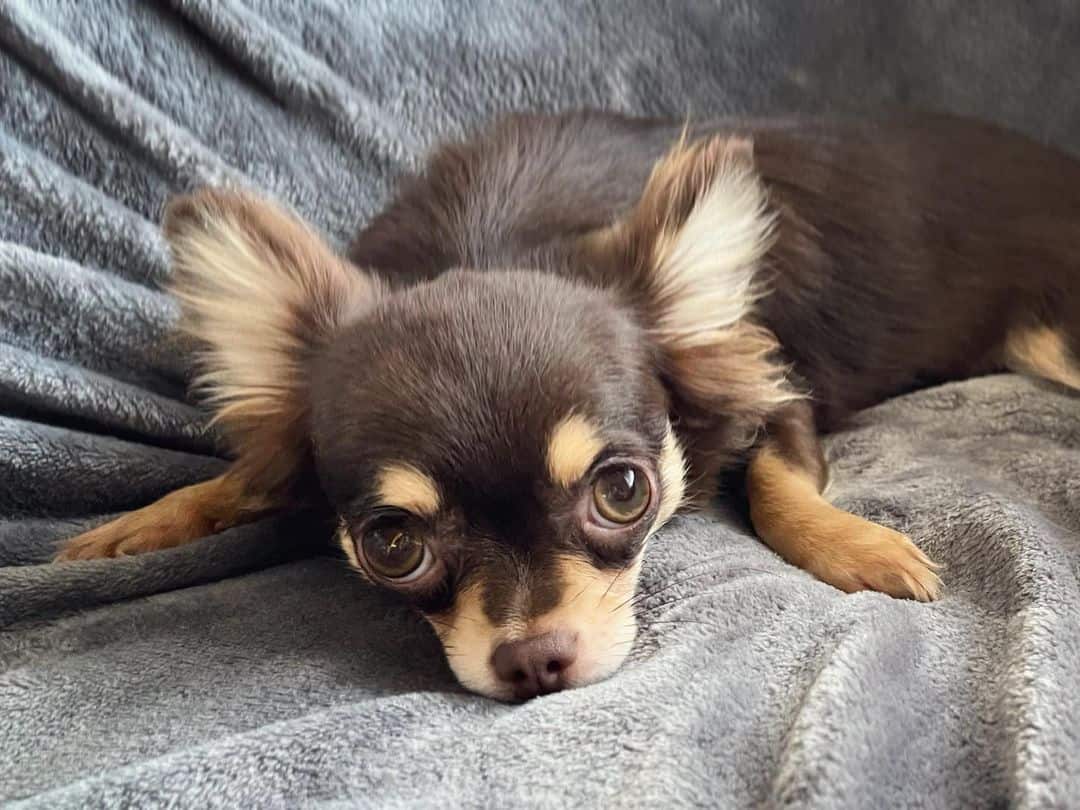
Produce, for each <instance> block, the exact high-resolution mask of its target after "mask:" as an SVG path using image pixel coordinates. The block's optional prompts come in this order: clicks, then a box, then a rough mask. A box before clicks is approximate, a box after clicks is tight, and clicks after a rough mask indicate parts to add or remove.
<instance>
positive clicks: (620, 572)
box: [596, 560, 634, 605]
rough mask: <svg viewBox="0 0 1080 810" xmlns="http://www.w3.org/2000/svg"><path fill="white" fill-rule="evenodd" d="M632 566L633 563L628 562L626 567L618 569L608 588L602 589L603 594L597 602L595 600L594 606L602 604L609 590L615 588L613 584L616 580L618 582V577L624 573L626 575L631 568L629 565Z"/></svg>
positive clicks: (631, 561)
mask: <svg viewBox="0 0 1080 810" xmlns="http://www.w3.org/2000/svg"><path fill="white" fill-rule="evenodd" d="M633 564H634V561H633V560H630V562H628V563H627V564H626V565H624V566H623V567H622V568H620V569H619V573H617V574H616V575H615V576H614V577H613V578H612V580H611V582H609V583H608V586H607V588H605V589H604V592H603V593H602V594H600V599H599V600H597V602H596V604H597V605H602V604H604V599H606V598H607V595H608V594H609V593H611V589H612V588H613V587H615V583H616V582H618V580H619V577H621V576H622V575H623V574H625V573H626V572H627V571H628V570H629V568H630V566H631V565H633Z"/></svg>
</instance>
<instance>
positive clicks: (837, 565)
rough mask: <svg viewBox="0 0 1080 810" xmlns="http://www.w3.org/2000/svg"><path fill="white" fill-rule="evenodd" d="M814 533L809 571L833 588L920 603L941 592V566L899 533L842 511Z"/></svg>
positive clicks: (808, 562)
mask: <svg viewBox="0 0 1080 810" xmlns="http://www.w3.org/2000/svg"><path fill="white" fill-rule="evenodd" d="M815 528H816V529H817V531H819V532H820V536H819V537H817V538H815V542H814V543H813V548H814V553H813V554H812V555H811V556H810V558H809V559H807V561H806V568H807V570H809V571H810V572H811V573H812V574H814V575H815V576H817V577H818V578H819V579H821V580H823V581H825V582H828V583H829V584H830V585H833V586H834V587H837V588H839V589H840V590H842V591H847V592H848V593H852V592H855V591H865V590H870V591H880V592H881V593H887V594H889V595H890V596H896V597H900V598H904V599H917V600H918V601H920V602H932V601H933V600H935V599H937V597H938V595H939V593H940V592H941V580H940V579H939V578H938V575H937V573H936V572H937V571H938V566H937V565H936V564H935V563H934V562H932V561H931V560H930V558H929V557H927V556H926V555H925V554H923V552H922V551H921V550H920V549H919V548H918V546H916V545H915V544H914V543H912V542H911V540H909V539H908V538H907V537H905V536H904V535H902V534H900V532H896V531H893V530H892V529H888V528H886V527H884V526H879V525H878V524H876V523H871V522H870V521H869V520H864V519H863V518H860V517H858V516H856V515H852V514H849V513H847V512H843V511H841V510H839V509H837V510H835V512H834V513H833V514H832V515H831V516H830V518H829V520H828V521H825V522H823V523H822V524H820V525H819V526H817V527H815Z"/></svg>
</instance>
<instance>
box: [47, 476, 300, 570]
mask: <svg viewBox="0 0 1080 810" xmlns="http://www.w3.org/2000/svg"><path fill="white" fill-rule="evenodd" d="M278 506H279V505H278V504H275V502H274V499H273V498H271V497H269V496H268V495H266V494H265V493H264V492H262V491H256V490H255V489H253V488H252V487H251V486H250V485H249V484H248V483H247V482H246V479H245V478H243V477H241V476H239V475H236V474H234V473H228V472H227V473H225V474H224V475H221V476H218V477H217V478H211V479H210V480H208V481H203V482H202V483H199V484H194V485H193V486H189V487H184V488H183V489H178V490H176V491H175V492H170V493H169V494H168V495H166V496H165V497H163V498H160V499H159V500H157V501H154V503H152V504H150V505H149V506H145V507H143V508H142V509H138V510H136V511H134V512H128V513H127V514H126V515H123V516H122V517H119V518H117V519H116V520H113V521H110V522H109V523H106V524H104V525H102V526H98V527H97V528H95V529H91V530H90V531H88V532H85V533H83V534H80V535H79V536H78V537H74V538H72V539H71V540H68V541H67V542H66V543H65V544H64V547H63V548H62V549H61V551H60V553H59V554H57V556H56V559H57V560H58V561H63V560H92V559H98V558H102V557H120V556H125V555H129V554H142V553H144V552H147V551H158V550H160V549H165V548H171V547H173V546H179V545H183V544H185V543H190V542H192V541H193V540H198V539H199V538H202V537H207V536H208V535H211V534H215V533H217V532H219V531H223V530H224V529H227V528H229V527H231V526H236V525H239V524H241V523H246V522H248V521H250V520H254V519H255V518H256V517H258V516H260V515H262V514H265V513H266V512H268V511H271V510H272V509H274V508H277V507H278Z"/></svg>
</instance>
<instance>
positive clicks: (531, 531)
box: [166, 139, 790, 699]
mask: <svg viewBox="0 0 1080 810" xmlns="http://www.w3.org/2000/svg"><path fill="white" fill-rule="evenodd" d="M166 233H167V235H168V238H169V240H170V242H171V245H172V249H173V253H174V258H175V267H176V280H175V291H176V294H177V296H178V297H179V298H180V299H181V301H182V303H183V305H184V309H185V314H186V325H187V327H188V328H189V329H190V330H191V331H192V332H193V333H194V334H195V335H196V336H197V337H198V338H199V339H201V340H202V341H204V343H205V345H206V346H207V351H206V354H205V356H204V358H203V359H204V363H205V371H206V374H205V376H204V383H205V384H206V386H207V388H208V390H209V394H210V397H211V400H212V402H213V404H214V405H215V406H216V408H217V415H218V420H219V422H220V423H221V424H222V426H223V427H224V429H225V431H226V433H227V435H228V436H229V437H230V438H231V440H232V442H233V443H234V445H235V447H236V450H237V454H238V461H237V464H238V466H239V467H240V468H241V469H242V470H243V471H244V472H245V474H246V475H248V476H249V478H250V479H251V480H252V482H253V485H257V486H261V487H265V488H266V489H267V490H269V491H280V490H284V489H287V488H288V487H289V486H290V483H291V482H292V481H293V480H294V479H295V478H296V476H298V475H301V474H304V471H305V470H306V471H308V472H313V473H314V474H315V475H316V476H317V479H318V482H319V485H320V487H321V489H322V491H323V493H324V494H325V495H326V496H327V498H328V499H329V501H330V503H331V504H332V505H333V507H334V509H335V510H336V512H337V515H338V518H339V525H340V529H339V539H340V542H341V546H342V548H343V549H344V551H345V554H346V555H347V557H348V559H349V560H350V561H351V563H352V565H353V566H354V567H355V568H356V569H357V570H358V571H359V572H361V573H362V574H363V575H364V576H365V577H367V578H368V579H369V580H371V581H372V582H373V583H375V584H377V585H379V586H381V587H384V588H388V589H390V590H392V591H394V592H396V593H398V594H400V595H402V596H403V597H405V598H406V599H407V600H408V601H410V602H411V603H412V604H413V605H415V606H416V607H417V608H418V609H419V610H420V611H421V612H422V613H423V615H424V616H425V617H427V619H428V620H429V621H430V623H431V625H432V627H433V628H434V630H435V632H436V634H437V635H438V636H439V638H440V639H441V641H442V642H443V645H444V648H445V650H446V654H447V658H448V660H449V662H450V665H451V667H452V669H453V670H454V672H455V674H456V675H457V677H458V678H459V679H460V680H461V682H462V683H463V684H464V685H465V686H467V687H468V688H470V689H473V690H475V691H477V692H481V693H483V694H486V695H491V696H494V697H498V698H503V699H511V698H514V697H517V698H526V697H531V696H534V695H536V694H538V693H543V692H548V691H553V690H555V689H560V688H564V687H571V686H579V685H582V684H586V683H590V682H592V681H595V680H598V679H600V678H603V677H605V676H607V675H608V674H610V673H611V672H612V671H614V670H615V669H616V668H617V667H618V666H619V664H620V663H621V662H622V661H623V659H624V658H625V656H626V655H627V653H628V652H629V650H630V646H631V644H632V642H633V640H634V637H635V633H636V623H635V619H634V612H633V604H632V597H633V595H634V589H635V585H636V582H637V578H638V572H639V568H640V565H641V559H642V553H643V550H644V548H645V545H646V541H647V540H648V538H649V537H650V535H652V534H653V533H654V532H655V531H656V530H657V529H658V528H659V527H660V526H661V525H662V524H663V523H664V521H666V520H667V519H668V518H669V517H671V515H672V514H673V513H674V512H675V510H676V509H677V508H678V507H679V506H680V505H681V504H682V503H683V502H684V499H685V498H686V496H687V492H688V485H687V480H689V479H688V478H687V472H688V469H687V467H688V465H687V461H689V462H690V467H691V468H692V470H693V474H694V475H695V476H708V475H709V474H711V473H712V472H714V471H715V469H716V467H717V465H718V464H719V463H721V462H722V461H723V460H725V459H728V458H730V457H731V454H732V453H735V452H738V450H740V449H741V448H743V447H745V445H746V442H747V441H748V437H750V436H752V434H753V432H754V431H755V430H756V429H757V428H758V427H759V426H760V425H761V423H762V420H763V419H764V418H765V416H766V414H767V413H768V412H769V411H770V410H772V409H773V408H775V407H777V406H778V405H779V404H780V403H782V402H783V401H785V400H786V399H788V398H789V397H790V392H789V390H788V389H787V387H786V384H785V382H784V375H783V370H782V369H781V368H779V367H778V366H776V365H775V363H774V359H773V351H774V349H775V348H776V347H775V343H774V341H773V339H772V337H771V335H770V334H769V333H768V332H766V331H764V330H763V329H761V328H760V327H758V326H754V325H753V324H752V323H750V322H749V321H748V320H747V317H746V316H747V315H748V313H749V311H750V308H751V306H752V303H753V300H754V297H755V295H756V293H757V286H756V283H757V277H756V275H755V273H756V269H757V265H758V263H759V260H760V258H761V257H762V255H763V253H764V252H765V251H766V249H767V246H768V241H769V235H770V218H769V216H768V215H767V214H766V211H765V197H764V192H763V190H762V188H761V185H760V183H759V180H758V179H757V177H756V175H755V173H754V171H753V167H752V156H751V153H750V148H749V146H748V144H746V143H745V142H743V141H739V140H724V139H713V140H707V141H702V142H698V143H692V144H686V143H680V144H679V145H677V146H676V147H675V148H674V149H673V151H672V152H671V153H670V154H669V155H668V156H667V157H666V158H665V159H664V160H662V161H661V162H660V163H659V164H658V165H657V166H656V168H655V169H654V171H653V173H652V176H651V178H650V180H649V182H648V184H647V186H646V188H645V190H644V193H643V195H642V197H641V199H640V201H639V203H638V204H637V206H636V207H635V208H634V209H633V210H631V211H629V212H628V213H627V214H626V216H625V218H623V219H621V220H620V221H618V222H616V223H614V224H613V225H612V226H611V227H609V228H607V229H604V230H602V231H598V232H594V233H591V234H588V235H587V236H585V237H583V238H581V239H580V241H579V242H578V243H577V244H576V245H575V246H574V248H573V251H572V252H571V254H570V255H569V257H568V258H567V259H566V262H567V266H566V267H563V272H551V271H550V270H546V271H545V270H544V269H536V268H528V267H526V268H522V269H507V270H498V271H491V270H488V271H483V272H481V271H476V270H470V269H468V268H462V269H458V270H453V271H450V272H447V273H445V274H443V275H441V276H439V277H437V278H435V279H434V280H431V281H426V282H421V283H417V284H414V285H411V286H407V287H404V288H394V287H392V286H391V285H389V284H388V283H386V281H384V280H382V279H380V278H379V277H378V276H377V274H375V273H372V272H370V271H368V270H366V269H364V268H356V267H353V266H351V265H349V264H347V263H346V262H344V261H343V260H341V259H340V258H338V257H337V256H336V255H335V254H334V253H333V251H331V250H330V249H329V248H327V247H326V246H325V245H324V244H323V242H322V241H321V240H320V239H319V238H318V237H317V236H315V235H314V234H313V233H312V232H311V231H310V230H308V229H307V228H306V227H305V226H304V225H302V224H301V223H299V222H298V221H297V220H296V219H294V218H293V217H292V216H290V215H288V214H286V213H284V212H283V211H281V210H280V209H278V208H276V207H273V206H271V205H270V204H268V203H266V202H264V201H260V200H258V199H255V198H252V197H248V196H244V195H241V194H237V193H234V192H225V191H204V192H200V193H198V194H196V195H193V196H189V197H184V198H181V199H180V200H178V201H176V202H174V203H173V204H172V205H171V206H170V209H169V213H168V216H167V219H166ZM567 267H569V269H570V272H565V270H566V269H567Z"/></svg>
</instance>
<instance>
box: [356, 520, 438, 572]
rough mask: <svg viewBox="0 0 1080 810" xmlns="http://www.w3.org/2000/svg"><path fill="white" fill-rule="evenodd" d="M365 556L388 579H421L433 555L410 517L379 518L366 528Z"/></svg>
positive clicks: (370, 565)
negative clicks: (406, 518) (379, 519)
mask: <svg viewBox="0 0 1080 810" xmlns="http://www.w3.org/2000/svg"><path fill="white" fill-rule="evenodd" d="M363 550H364V560H365V561H366V562H367V564H368V566H369V567H370V568H371V570H372V571H373V572H374V573H376V574H378V575H379V576H380V577H383V578H384V579H393V580H398V581H410V580H414V579H419V578H420V577H421V576H423V575H424V573H425V572H426V571H427V569H428V568H430V566H431V562H432V559H433V555H432V554H431V552H430V551H429V550H428V547H427V544H426V543H425V542H424V540H423V539H422V538H420V537H418V536H417V534H416V531H415V527H412V526H410V525H409V521H407V520H404V519H401V518H396V519H386V520H381V521H376V522H375V523H374V524H372V525H371V526H370V527H369V528H368V529H367V531H365V532H364V540H363Z"/></svg>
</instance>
